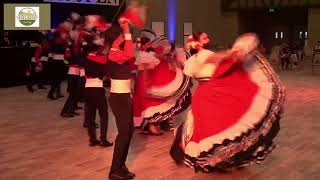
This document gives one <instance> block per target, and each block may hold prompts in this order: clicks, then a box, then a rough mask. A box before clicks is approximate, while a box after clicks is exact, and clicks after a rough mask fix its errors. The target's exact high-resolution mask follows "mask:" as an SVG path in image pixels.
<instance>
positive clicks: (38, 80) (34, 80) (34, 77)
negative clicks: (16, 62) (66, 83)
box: [27, 62, 46, 88]
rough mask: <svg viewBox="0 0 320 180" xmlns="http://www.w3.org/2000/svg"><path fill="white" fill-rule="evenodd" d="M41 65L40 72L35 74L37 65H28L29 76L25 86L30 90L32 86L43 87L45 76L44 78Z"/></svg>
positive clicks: (43, 70)
mask: <svg viewBox="0 0 320 180" xmlns="http://www.w3.org/2000/svg"><path fill="white" fill-rule="evenodd" d="M42 65H43V69H42V70H41V71H40V72H37V71H36V66H37V64H36V63H33V62H32V63H31V64H30V75H29V76H27V86H28V87H30V88H32V86H33V85H35V84H36V85H38V87H41V86H42V85H44V83H45V79H46V76H45V73H46V72H45V71H46V69H45V64H44V63H42Z"/></svg>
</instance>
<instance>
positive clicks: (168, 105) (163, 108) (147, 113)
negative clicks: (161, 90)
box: [136, 98, 177, 118]
mask: <svg viewBox="0 0 320 180" xmlns="http://www.w3.org/2000/svg"><path fill="white" fill-rule="evenodd" d="M176 102H177V98H172V99H169V100H168V101H166V102H164V103H161V104H159V105H157V106H150V107H148V108H147V109H145V110H144V111H143V112H142V113H141V116H142V118H150V117H152V116H154V115H155V114H157V113H160V114H161V113H165V112H167V111H169V110H170V109H172V108H173V107H174V106H175V105H176ZM136 118H137V117H136Z"/></svg>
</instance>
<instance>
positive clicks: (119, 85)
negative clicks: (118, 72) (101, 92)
mask: <svg viewBox="0 0 320 180" xmlns="http://www.w3.org/2000/svg"><path fill="white" fill-rule="evenodd" d="M110 92H111V93H131V80H130V79H126V80H118V79H111V89H110Z"/></svg>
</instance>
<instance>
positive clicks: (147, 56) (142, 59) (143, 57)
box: [134, 51, 160, 70]
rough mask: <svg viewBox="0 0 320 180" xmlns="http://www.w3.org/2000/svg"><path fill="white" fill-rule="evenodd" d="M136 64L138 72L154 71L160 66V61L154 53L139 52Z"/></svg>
mask: <svg viewBox="0 0 320 180" xmlns="http://www.w3.org/2000/svg"><path fill="white" fill-rule="evenodd" d="M134 64H135V65H137V66H138V70H145V69H153V68H155V67H156V66H157V65H159V64H160V60H159V59H158V58H156V57H155V54H154V52H145V51H139V53H138V56H137V58H136V61H135V63H134ZM145 65H147V67H145Z"/></svg>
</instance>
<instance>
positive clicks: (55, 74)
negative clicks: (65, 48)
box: [48, 60, 68, 96]
mask: <svg viewBox="0 0 320 180" xmlns="http://www.w3.org/2000/svg"><path fill="white" fill-rule="evenodd" d="M48 66H49V71H50V76H51V77H52V80H51V83H50V85H51V88H50V91H49V94H48V96H53V95H54V94H55V93H56V94H58V95H59V94H61V82H62V81H63V80H64V79H65V77H66V74H67V71H68V70H67V66H66V65H65V64H64V61H62V60H51V61H50V62H49V65H48Z"/></svg>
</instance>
